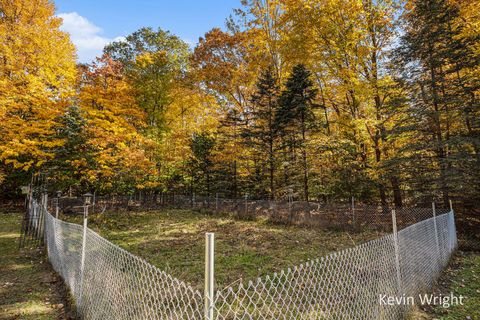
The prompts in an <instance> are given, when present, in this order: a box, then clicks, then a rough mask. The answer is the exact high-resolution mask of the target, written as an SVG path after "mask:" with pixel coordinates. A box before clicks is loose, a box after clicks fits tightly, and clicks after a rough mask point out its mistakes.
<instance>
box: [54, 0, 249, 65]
mask: <svg viewBox="0 0 480 320" xmlns="http://www.w3.org/2000/svg"><path fill="white" fill-rule="evenodd" d="M55 4H56V6H57V15H58V16H60V17H62V18H63V19H64V24H63V26H62V29H63V30H64V31H67V32H69V33H70V34H71V38H72V41H73V43H74V44H75V45H76V46H77V50H78V58H79V61H80V62H89V61H91V60H92V59H93V58H94V57H95V56H97V55H99V54H101V52H102V48H103V46H104V45H105V44H107V43H109V42H111V41H113V40H119V39H121V38H122V37H124V36H126V35H128V34H130V33H132V32H133V31H135V30H138V29H139V28H141V27H145V26H149V27H153V28H154V29H156V28H158V27H160V28H162V29H164V30H169V31H170V32H172V33H174V34H176V35H178V36H179V37H180V38H182V39H183V40H184V41H186V42H187V43H189V44H190V45H191V46H193V45H195V43H197V41H198V38H199V37H201V36H202V35H203V34H205V32H207V31H208V30H210V29H212V28H213V27H222V28H223V27H224V25H225V19H226V18H227V17H228V16H229V15H230V14H232V13H233V9H234V8H239V7H241V4H240V0H170V1H167V0H157V1H154V0H130V1H127V0H115V1H114V0H96V1H93V0H57V1H55Z"/></svg>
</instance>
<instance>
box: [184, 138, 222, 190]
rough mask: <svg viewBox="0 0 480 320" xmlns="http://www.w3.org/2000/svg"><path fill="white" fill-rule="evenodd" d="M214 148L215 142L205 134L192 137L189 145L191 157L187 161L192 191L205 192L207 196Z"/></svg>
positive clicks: (209, 188)
mask: <svg viewBox="0 0 480 320" xmlns="http://www.w3.org/2000/svg"><path fill="white" fill-rule="evenodd" d="M214 146H215V140H214V139H213V138H212V137H211V136H209V135H208V134H206V133H200V134H196V135H194V136H193V138H192V141H191V143H190V149H191V150H192V156H191V157H190V159H189V160H188V164H187V165H188V167H189V168H190V171H191V175H192V180H193V181H192V183H195V185H192V191H194V190H195V189H199V190H201V191H203V190H205V191H206V194H207V195H210V191H211V176H212V166H213V160H212V152H213V148H214Z"/></svg>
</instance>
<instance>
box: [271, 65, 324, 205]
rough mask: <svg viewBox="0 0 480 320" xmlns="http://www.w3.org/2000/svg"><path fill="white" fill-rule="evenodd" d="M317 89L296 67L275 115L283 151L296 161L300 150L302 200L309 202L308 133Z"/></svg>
mask: <svg viewBox="0 0 480 320" xmlns="http://www.w3.org/2000/svg"><path fill="white" fill-rule="evenodd" d="M316 94H317V90H316V89H315V88H314V86H313V82H312V80H311V79H310V72H309V71H308V70H307V69H306V68H305V66H304V65H302V64H299V65H296V66H295V67H294V68H293V70H292V74H291V75H290V77H289V78H288V79H287V81H286V83H285V90H283V91H282V93H281V95H280V99H279V109H278V112H277V113H276V116H275V126H276V129H277V131H278V133H279V134H280V135H281V136H282V137H283V140H284V142H286V144H285V145H284V148H289V149H290V151H291V152H292V155H293V160H294V159H295V151H296V150H297V149H299V150H300V153H301V162H302V165H301V167H302V173H303V198H304V199H305V200H306V201H308V196H309V194H308V193H309V192H308V161H307V140H308V133H309V132H310V131H311V130H312V129H314V127H315V114H314V113H313V108H314V106H315V104H314V99H315V96H316Z"/></svg>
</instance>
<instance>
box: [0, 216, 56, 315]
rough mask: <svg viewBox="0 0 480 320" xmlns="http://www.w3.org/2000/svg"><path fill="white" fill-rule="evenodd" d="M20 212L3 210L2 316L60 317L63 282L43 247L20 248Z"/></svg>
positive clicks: (0, 252) (0, 244)
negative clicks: (41, 249) (48, 260)
mask: <svg viewBox="0 0 480 320" xmlns="http://www.w3.org/2000/svg"><path fill="white" fill-rule="evenodd" d="M21 219H22V217H21V215H20V214H18V213H15V214H13V213H12V214H5V213H0V319H32V320H33V319H35V320H43V319H57V318H59V317H60V316H63V315H64V314H65V310H64V306H63V300H64V299H63V296H62V293H61V292H62V290H61V285H60V282H59V281H58V278H57V277H56V276H55V274H54V273H53V270H52V269H51V267H50V265H49V264H48V263H47V262H46V261H45V255H44V253H43V252H42V251H40V250H36V249H33V250H30V249H28V250H22V251H19V250H18V238H19V231H20V225H21Z"/></svg>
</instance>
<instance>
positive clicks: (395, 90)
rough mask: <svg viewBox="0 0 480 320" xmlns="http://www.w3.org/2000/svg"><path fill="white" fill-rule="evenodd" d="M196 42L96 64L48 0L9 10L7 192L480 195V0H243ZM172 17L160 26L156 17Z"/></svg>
mask: <svg viewBox="0 0 480 320" xmlns="http://www.w3.org/2000/svg"><path fill="white" fill-rule="evenodd" d="M238 7H239V9H236V10H235V11H234V12H232V14H231V15H230V16H229V17H225V26H223V27H222V28H214V29H212V30H210V31H208V32H207V33H205V35H204V36H203V37H201V38H200V39H199V41H198V43H197V44H196V45H195V46H194V47H193V46H191V45H189V44H187V43H186V42H185V41H183V40H182V39H180V38H179V37H178V36H176V35H175V34H173V33H171V32H169V31H167V30H163V29H153V28H151V27H148V26H145V27H143V28H141V29H139V30H138V31H135V32H133V33H132V34H130V35H128V36H127V37H126V38H125V39H124V40H120V41H115V42H112V43H110V44H108V45H107V46H106V47H105V48H104V51H103V55H102V56H100V57H98V58H97V59H96V61H95V62H92V63H91V64H79V63H77V58H76V49H75V46H74V45H73V44H72V42H71V40H70V37H69V35H68V34H67V33H65V32H63V31H61V30H60V27H61V24H62V20H61V18H59V17H57V16H56V15H55V14H56V11H55V4H54V3H53V2H52V1H50V0H9V1H6V0H0V39H1V41H0V61H1V63H0V122H1V125H0V188H1V192H2V196H1V197H3V198H14V197H18V196H19V194H20V189H19V186H21V185H26V184H28V183H29V182H30V180H31V178H32V174H34V173H38V172H42V173H45V174H46V175H47V176H48V179H49V186H51V187H52V188H54V189H53V190H57V189H58V190H62V191H63V192H70V193H73V194H81V193H84V192H87V191H89V192H92V193H93V192H96V193H97V194H121V195H124V194H132V193H134V192H137V191H139V190H141V191H144V192H152V193H158V192H177V193H185V194H190V193H196V194H199V195H215V194H220V195H222V196H223V197H243V196H246V195H248V197H249V198H252V199H286V198H287V197H292V198H294V199H296V200H304V201H309V200H319V201H340V200H346V199H350V198H351V197H352V196H353V197H355V198H356V199H359V201H362V202H366V203H381V204H392V205H395V206H402V205H403V206H405V205H410V204H419V203H428V202H430V201H432V200H436V201H440V202H442V203H444V204H448V201H449V200H450V199H454V201H457V202H462V203H464V204H465V205H468V206H472V207H473V206H475V205H478V203H479V201H480V13H479V12H480V1H479V0H405V1H401V0H242V1H241V2H239V3H238ZM159 23H160V25H161V21H160V22H159Z"/></svg>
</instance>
